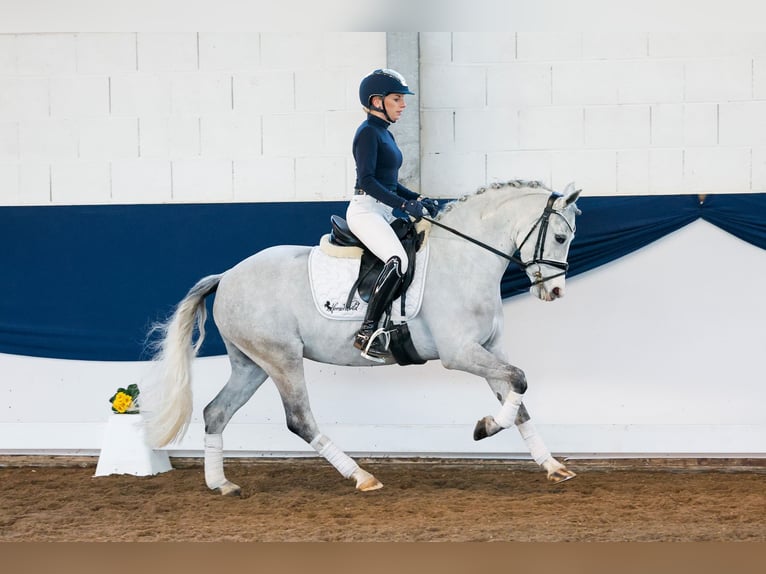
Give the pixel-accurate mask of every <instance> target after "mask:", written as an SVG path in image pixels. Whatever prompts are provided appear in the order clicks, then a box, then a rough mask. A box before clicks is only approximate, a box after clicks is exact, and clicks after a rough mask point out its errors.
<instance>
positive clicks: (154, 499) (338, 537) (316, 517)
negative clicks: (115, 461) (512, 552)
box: [0, 457, 766, 542]
mask: <svg viewBox="0 0 766 574" xmlns="http://www.w3.org/2000/svg"><path fill="white" fill-rule="evenodd" d="M20 460H21V459H14V458H13V457H10V458H7V459H4V460H2V461H0V480H1V481H2V485H3V489H2V493H1V494H0V541H38V542H46V541H47V542H52V541H259V542H268V541H272V542H288V541H303V542H305V541H357V542H381V541H452V542H458V541H463V542H468V541H473V542H483V541H540V542H561V541H721V542H728V541H751V542H754V541H758V542H763V541H766V513H765V512H764V510H766V467H764V466H763V463H764V461H755V464H754V465H752V464H751V465H743V464H741V463H735V465H734V466H732V467H727V466H725V465H723V466H722V465H720V464H717V465H715V466H714V467H712V468H711V467H707V468H705V467H704V465H703V467H700V466H699V465H694V464H689V463H681V464H680V466H676V467H675V468H673V467H672V466H670V465H668V464H662V463H660V464H658V465H656V466H655V465H653V464H652V463H651V462H646V463H645V464H643V465H642V464H640V463H635V462H634V463H631V464H630V465H626V464H623V465H620V464H616V465H614V464H613V465H612V466H608V464H606V463H600V464H593V463H591V464H588V463H587V462H586V461H580V462H579V463H578V461H571V462H570V463H569V466H570V468H572V469H573V470H575V471H576V472H578V477H577V478H575V479H573V480H571V481H569V482H566V483H563V484H559V485H552V484H549V483H548V481H547V480H546V478H545V473H544V472H542V471H540V470H538V469H537V467H536V466H535V465H534V464H533V463H523V462H510V461H438V460H437V461H394V460H380V459H372V460H364V461H361V462H362V463H363V466H364V467H365V468H366V469H367V470H369V471H370V472H372V473H373V474H375V476H377V477H378V478H379V479H380V480H381V481H382V482H383V483H384V485H385V487H384V488H383V489H381V490H378V491H375V492H370V493H360V492H357V491H356V490H355V489H354V488H353V483H352V482H351V481H347V480H344V479H343V478H342V477H341V476H340V475H339V474H337V473H336V471H335V470H334V469H332V468H331V467H330V466H329V465H327V464H326V463H325V462H324V461H321V460H318V459H297V460H238V459H228V460H227V461H226V472H227V476H228V478H229V479H230V480H232V481H234V482H236V483H237V484H239V485H240V486H242V489H243V496H242V497H241V498H227V497H222V496H219V495H217V494H213V493H211V492H210V491H209V490H208V489H207V487H206V486H205V483H204V476H203V470H202V466H201V462H200V461H199V460H184V459H179V460H176V459H174V460H173V465H174V467H175V468H174V470H172V471H170V472H167V473H163V474H159V475H156V476H147V477H136V476H131V475H112V476H105V477H93V474H94V471H95V462H93V461H91V462H80V463H79V465H77V464H74V463H71V462H70V463H69V464H68V465H67V466H63V467H62V466H56V464H60V463H56V462H51V461H52V460H53V459H47V460H45V459H39V460H38V459H34V458H32V459H31V460H27V459H24V460H23V461H20ZM41 460H42V463H41Z"/></svg>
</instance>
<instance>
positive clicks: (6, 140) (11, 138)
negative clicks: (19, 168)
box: [0, 122, 19, 161]
mask: <svg viewBox="0 0 766 574" xmlns="http://www.w3.org/2000/svg"><path fill="white" fill-rule="evenodd" d="M18 157H19V124H18V123H17V122H0V161H11V160H15V159H18Z"/></svg>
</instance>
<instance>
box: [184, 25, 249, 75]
mask: <svg viewBox="0 0 766 574" xmlns="http://www.w3.org/2000/svg"><path fill="white" fill-rule="evenodd" d="M260 61H261V38H260V35H259V34H258V33H257V32H249V33H248V32H200V34H199V68H200V70H203V71H210V70H225V71H232V72H233V71H235V70H239V71H242V70H254V69H257V68H258V66H259V65H260Z"/></svg>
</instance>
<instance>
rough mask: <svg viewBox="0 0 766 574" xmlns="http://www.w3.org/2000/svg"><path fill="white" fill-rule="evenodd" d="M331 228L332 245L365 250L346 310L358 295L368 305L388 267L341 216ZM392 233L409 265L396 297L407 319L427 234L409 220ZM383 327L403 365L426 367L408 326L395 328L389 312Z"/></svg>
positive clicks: (333, 217) (399, 223) (332, 218)
mask: <svg viewBox="0 0 766 574" xmlns="http://www.w3.org/2000/svg"><path fill="white" fill-rule="evenodd" d="M330 224H331V227H332V229H331V231H330V243H331V244H333V245H336V246H338V247H356V248H359V249H361V250H362V257H361V263H360V265H359V275H358V277H357V278H356V281H354V284H353V285H352V286H351V289H350V290H349V293H348V298H347V300H346V306H347V307H348V306H350V305H351V302H352V300H353V298H354V295H355V294H356V293H359V297H360V298H361V299H362V300H363V301H365V302H369V300H370V295H371V294H372V289H373V288H374V286H375V281H376V280H377V278H378V275H380V272H381V270H382V269H383V265H384V264H385V263H384V262H383V261H381V260H380V259H378V257H377V256H376V255H375V254H373V253H372V252H371V251H369V250H368V249H367V247H365V245H364V244H363V243H362V242H361V241H360V240H359V238H357V237H356V235H354V234H353V233H352V232H351V230H350V229H349V227H348V223H347V222H346V220H345V219H343V218H342V217H340V216H339V215H331V216H330ZM391 229H393V230H394V233H396V236H397V237H398V238H399V241H401V243H402V246H403V247H404V251H405V253H407V259H408V261H409V265H408V266H407V272H406V273H405V274H404V277H403V278H402V285H401V287H400V288H399V293H397V294H396V295H395V298H396V297H398V298H399V299H400V302H401V315H402V316H404V314H405V312H404V309H405V303H406V295H407V288H408V287H409V286H410V284H411V283H412V278H413V276H414V274H415V261H416V257H415V255H416V254H417V252H418V250H419V249H420V248H421V247H422V245H423V241H424V239H425V231H422V230H418V229H417V227H416V225H415V224H414V223H413V222H412V221H410V220H409V219H407V220H405V219H395V220H394V221H393V222H391ZM384 324H385V329H386V331H387V332H388V334H389V337H390V338H389V341H390V344H389V348H390V350H391V353H392V354H393V355H394V358H395V359H396V360H397V362H398V363H399V364H400V365H409V364H423V363H425V361H424V360H423V359H421V358H420V357H419V356H418V354H417V351H416V350H415V348H414V346H413V345H412V341H411V339H410V333H409V328H408V327H407V323H406V322H402V323H400V324H398V325H394V324H393V323H392V322H391V318H390V309H389V312H388V313H386V318H385V322H384Z"/></svg>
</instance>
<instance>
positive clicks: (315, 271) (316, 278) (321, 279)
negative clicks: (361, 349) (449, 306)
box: [309, 238, 428, 321]
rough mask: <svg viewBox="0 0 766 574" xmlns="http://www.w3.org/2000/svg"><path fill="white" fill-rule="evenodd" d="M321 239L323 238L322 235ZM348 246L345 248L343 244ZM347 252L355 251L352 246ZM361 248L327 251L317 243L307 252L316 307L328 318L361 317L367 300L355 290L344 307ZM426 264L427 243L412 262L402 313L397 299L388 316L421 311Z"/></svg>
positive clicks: (395, 318)
mask: <svg viewBox="0 0 766 574" xmlns="http://www.w3.org/2000/svg"><path fill="white" fill-rule="evenodd" d="M323 239H324V238H323ZM346 249H348V248H346ZM350 249H351V251H346V253H347V254H348V253H354V251H353V248H350ZM359 254H361V250H357V252H356V256H351V257H348V256H347V255H346V256H344V255H342V254H341V255H339V256H334V255H328V254H327V253H325V252H324V251H323V250H322V248H321V247H320V246H316V247H314V248H313V249H312V250H311V253H310V254H309V281H310V282H311V294H312V295H313V297H314V304H315V305H316V308H317V311H319V313H320V314H321V315H322V316H323V317H327V318H328V319H336V320H341V321H343V320H346V321H361V320H362V319H364V314H365V311H366V310H367V303H365V302H364V301H363V300H362V299H361V298H360V297H359V293H358V292H355V293H354V297H353V299H352V300H351V305H349V307H348V308H346V300H347V299H348V293H349V291H351V287H352V286H353V284H354V282H355V281H356V279H357V277H358V276H359V266H360V264H361V261H362V260H361V258H360V257H359ZM427 265H428V243H427V242H426V244H425V246H424V247H423V248H422V249H421V250H420V251H419V252H418V254H417V258H416V262H415V274H414V275H413V278H412V283H411V284H410V286H409V287H408V288H407V297H406V301H405V308H404V311H405V316H406V317H402V314H401V307H402V304H401V300H400V299H397V300H396V301H394V304H393V305H392V307H391V317H392V318H393V319H394V320H395V321H401V320H402V319H404V318H406V319H408V320H409V319H412V318H413V317H415V316H416V315H417V314H418V312H419V311H420V305H421V303H422V301H423V285H424V283H425V276H426V267H427Z"/></svg>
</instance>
